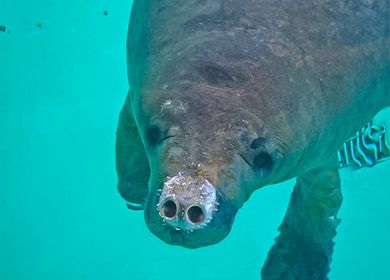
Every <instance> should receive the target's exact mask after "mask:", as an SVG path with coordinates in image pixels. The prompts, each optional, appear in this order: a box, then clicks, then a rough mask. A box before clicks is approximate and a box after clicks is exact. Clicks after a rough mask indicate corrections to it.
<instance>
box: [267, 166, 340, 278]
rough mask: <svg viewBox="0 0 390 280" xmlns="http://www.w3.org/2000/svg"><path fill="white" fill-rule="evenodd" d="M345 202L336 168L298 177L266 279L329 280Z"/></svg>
mask: <svg viewBox="0 0 390 280" xmlns="http://www.w3.org/2000/svg"><path fill="white" fill-rule="evenodd" d="M341 202H342V195H341V191H340V176H339V171H338V167H337V166H336V165H335V166H334V167H328V168H322V169H316V170H312V171H309V172H308V173H306V174H304V175H303V176H301V177H298V178H297V183H296V185H295V187H294V191H293V193H292V195H291V199H290V203H289V206H288V210H287V213H286V215H285V217H284V220H283V222H282V224H281V225H280V227H279V231H280V234H279V236H278V237H277V238H276V239H275V244H274V245H273V247H272V248H271V250H270V251H269V253H268V257H267V259H266V261H265V264H264V267H263V269H262V271H261V275H262V279H263V280H287V279H288V280H290V279H291V280H293V279H299V280H325V279H328V277H327V274H328V272H329V269H330V268H329V266H330V262H331V258H332V253H333V246H334V242H333V238H334V236H335V235H336V227H337V225H338V224H339V223H340V220H339V219H338V218H337V217H336V215H337V212H338V210H339V208H340V205H341Z"/></svg>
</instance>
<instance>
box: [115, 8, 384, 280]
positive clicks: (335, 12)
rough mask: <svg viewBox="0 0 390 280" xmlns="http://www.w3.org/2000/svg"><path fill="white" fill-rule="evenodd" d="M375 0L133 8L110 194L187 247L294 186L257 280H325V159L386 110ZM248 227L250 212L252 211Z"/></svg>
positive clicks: (336, 192)
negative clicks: (272, 191) (114, 185)
mask: <svg viewBox="0 0 390 280" xmlns="http://www.w3.org/2000/svg"><path fill="white" fill-rule="evenodd" d="M389 6H390V1H389V0H353V1H351V0H337V1H336V0H318V1H304V0H294V1H292V0H283V1H275V0H240V1H237V0H196V1H195V0H169V1H167V0H144V1H141V0H134V4H133V7H132V12H131V17H130V24H129V31H128V38H127V62H128V81H129V92H128V95H127V98H126V101H125V104H124V106H123V108H122V110H121V112H120V116H119V124H118V129H117V140H116V167H117V173H118V178H119V179H118V190H119V192H120V194H121V195H122V197H123V198H124V199H125V200H126V201H127V205H128V207H129V208H130V209H143V210H144V215H145V221H146V224H147V226H148V228H149V229H150V231H151V232H152V233H153V234H155V235H156V236H157V237H159V238H160V239H162V240H163V241H164V242H166V243H168V244H172V245H179V246H184V247H187V248H198V247H201V246H206V245H212V244H215V243H217V242H219V241H221V240H222V239H223V238H224V237H226V236H227V235H228V233H229V231H230V229H231V227H232V224H233V221H234V217H235V215H236V213H237V211H238V210H239V209H240V208H241V207H242V206H243V204H244V203H245V201H247V200H248V199H249V197H250V196H251V194H252V193H253V192H254V191H255V190H258V189H260V188H262V187H264V186H266V185H272V184H275V183H278V182H282V181H285V180H288V179H291V178H295V177H296V185H295V187H294V190H293V193H292V195H291V200H290V203H289V206H288V209H287V213H286V215H285V217H284V219H283V221H282V223H281V225H280V228H279V231H280V233H279V235H278V237H277V238H276V240H275V244H274V246H273V247H272V248H271V249H270V252H269V254H268V257H267V259H266V262H265V264H264V267H263V269H262V271H261V276H262V278H263V279H266V280H268V279H300V280H305V279H310V280H315V279H327V275H328V272H329V269H330V262H331V258H332V253H333V248H334V242H333V238H334V236H335V234H336V227H337V225H338V224H339V222H340V219H339V218H338V216H337V213H338V210H339V208H340V205H341V203H342V194H341V190H340V175H339V163H338V158H337V151H338V150H339V149H340V147H341V145H342V144H343V143H344V142H345V141H346V140H347V139H349V138H350V137H352V136H353V135H354V133H355V132H356V131H358V130H359V129H360V128H361V127H363V126H364V125H365V124H366V123H367V122H368V121H369V120H371V119H372V118H373V117H374V116H375V115H376V114H378V112H380V111H381V110H382V109H383V108H385V107H386V106H389V105H390V91H389V86H390V77H389V67H390V63H389V61H390V51H389V49H390V44H389V42H390V37H389V30H390V27H389V26H390V25H389V18H390V9H389ZM256 217H258V219H259V220H258V222H259V223H261V214H259V213H257V214H256Z"/></svg>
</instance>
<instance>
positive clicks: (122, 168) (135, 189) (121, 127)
mask: <svg viewBox="0 0 390 280" xmlns="http://www.w3.org/2000/svg"><path fill="white" fill-rule="evenodd" d="M129 95H130V94H128V95H127V98H126V102H125V104H124V105H123V108H122V110H121V112H120V115H119V123H118V128H117V133H116V170H117V173H118V186H117V187H118V191H119V193H120V194H121V196H122V197H123V198H124V199H125V200H126V201H127V207H128V208H130V209H133V210H140V209H143V205H144V202H145V200H146V196H147V194H148V180H149V176H150V168H149V162H148V159H147V157H146V153H145V149H144V146H143V144H142V142H141V138H140V135H139V133H138V127H137V125H136V123H135V120H134V117H133V112H132V108H131V104H130V97H129Z"/></svg>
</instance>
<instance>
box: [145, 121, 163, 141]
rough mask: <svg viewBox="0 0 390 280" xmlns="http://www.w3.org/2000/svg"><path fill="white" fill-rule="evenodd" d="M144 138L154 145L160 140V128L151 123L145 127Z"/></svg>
mask: <svg viewBox="0 0 390 280" xmlns="http://www.w3.org/2000/svg"><path fill="white" fill-rule="evenodd" d="M145 133H146V140H147V141H148V143H149V145H151V146H154V145H156V144H158V143H159V142H160V137H161V130H160V129H159V128H158V126H157V125H151V126H149V127H148V128H147V129H146V132H145Z"/></svg>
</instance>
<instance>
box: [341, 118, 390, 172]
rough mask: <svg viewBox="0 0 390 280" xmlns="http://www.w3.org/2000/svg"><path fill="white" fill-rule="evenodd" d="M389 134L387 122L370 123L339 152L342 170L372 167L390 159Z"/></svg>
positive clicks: (389, 129) (389, 128)
mask: <svg viewBox="0 0 390 280" xmlns="http://www.w3.org/2000/svg"><path fill="white" fill-rule="evenodd" d="M389 132H390V127H387V124H386V122H385V121H383V120H379V119H375V120H373V121H370V122H369V123H368V124H367V125H365V126H364V127H363V128H362V129H360V130H359V131H358V132H357V133H356V135H355V136H354V137H352V138H350V139H349V140H347V141H346V142H345V143H344V144H343V146H342V148H341V149H340V150H339V151H338V159H339V166H340V168H343V167H352V168H355V169H357V168H361V167H371V166H374V165H375V164H377V163H379V162H382V161H385V160H387V159H390V146H389V142H388V141H390V139H389V135H390V133H389Z"/></svg>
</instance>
